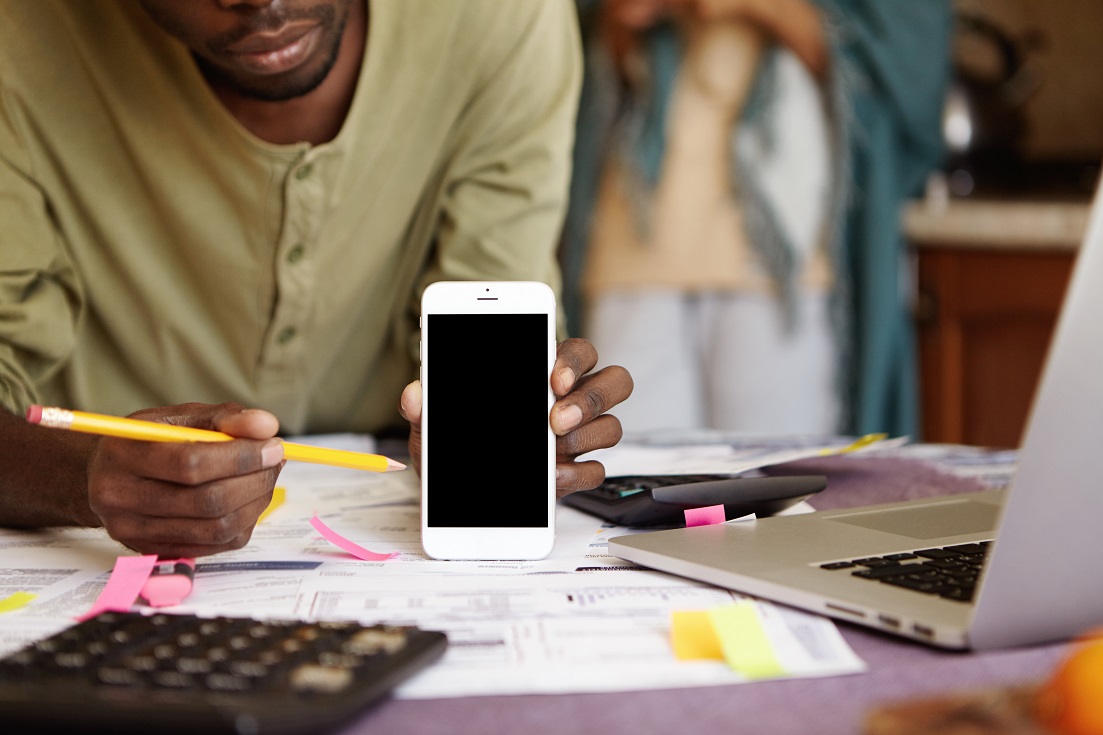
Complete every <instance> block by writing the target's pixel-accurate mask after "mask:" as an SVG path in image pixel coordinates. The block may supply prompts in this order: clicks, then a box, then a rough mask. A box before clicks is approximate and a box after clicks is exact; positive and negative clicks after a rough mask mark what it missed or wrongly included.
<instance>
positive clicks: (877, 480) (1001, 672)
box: [342, 456, 1067, 735]
mask: <svg viewBox="0 0 1103 735" xmlns="http://www.w3.org/2000/svg"><path fill="white" fill-rule="evenodd" d="M794 469H795V470H799V471H801V472H804V473H812V472H816V473H823V474H826V475H827V476H828V482H829V484H828V489H827V490H824V491H823V492H822V493H821V494H820V495H819V496H817V499H816V507H817V508H820V509H828V508H841V507H853V506H858V505H866V504H871V503H875V502H886V501H892V500H900V499H906V498H911V497H923V496H930V495H939V494H947V493H955V492H966V491H971V490H977V489H980V484H979V483H978V482H977V481H975V480H971V479H967V478H962V477H957V476H954V475H948V474H945V473H943V472H941V471H939V470H938V469H937V468H936V467H934V466H933V465H930V464H927V463H924V462H920V461H916V460H912V459H901V458H863V459H856V458H848V457H845V456H839V457H831V458H825V459H819V460H805V461H802V462H799V463H792V464H791V465H787V466H784V467H782V468H775V469H774V470H773V471H774V472H783V471H793V470H794ZM839 627H840V629H841V630H842V633H843V635H844V637H845V638H846V639H847V641H848V642H849V643H850V645H851V646H852V647H853V648H854V650H855V651H856V652H857V654H858V655H859V656H861V657H862V658H863V659H864V660H865V661H866V663H867V664H868V665H869V670H868V671H867V672H866V673H864V674H858V675H851V676H841V677H829V678H823V679H798V680H785V681H770V682H759V683H753V684H741V685H737V686H723V687H706V688H698V689H677V690H663V691H648V692H627V693H617V694H580V695H557V696H512V697H473V698H467V699H441V700H418V701H399V700H390V701H385V702H383V703H381V704H380V705H378V706H377V707H376V708H374V709H373V710H371V711H369V712H367V713H365V714H364V715H363V716H362V717H360V718H359V719H358V720H356V721H355V722H353V723H350V724H349V726H348V727H346V728H345V729H344V730H342V733H344V735H353V734H360V735H375V734H383V733H388V734H392V733H404V734H405V735H420V734H422V733H425V734H429V733H434V734H435V733H448V734H449V735H463V734H464V733H471V734H472V735H475V734H478V735H495V734H496V733H502V734H506V733H508V734H509V735H517V734H524V735H537V734H539V733H555V734H556V735H561V734H569V735H585V734H587V733H602V734H603V735H608V734H611V733H632V734H633V735H639V734H641V733H675V732H687V733H688V732H692V733H726V734H732V733H767V734H770V735H774V734H777V735H788V734H792V735H798V734H799V735H807V734H808V733H816V734H817V735H833V734H836V733H838V734H839V735H843V734H844V733H846V734H848V735H852V734H855V733H860V732H861V731H862V723H863V719H864V717H865V715H866V713H867V712H868V711H869V710H870V709H872V708H873V707H876V706H878V705H880V704H885V703H888V702H891V701H894V700H900V699H907V698H913V697H919V696H924V695H932V694H943V693H950V692H952V691H955V690H962V689H973V688H982V687H989V686H997V685H1005V684H1007V685H1010V684H1022V683H1030V682H1033V681H1037V680H1039V679H1041V678H1043V677H1045V676H1046V675H1047V674H1048V673H1049V672H1050V671H1051V670H1052V668H1053V667H1054V666H1055V665H1056V663H1057V662H1058V661H1059V660H1060V659H1061V657H1062V656H1063V655H1065V653H1066V652H1067V644H1050V645H1042V646H1033V647H1026V648H1018V649H1008V650H1002V651H989V652H985V653H967V652H951V651H942V650H938V649H934V648H929V647H926V646H923V645H921V644H919V643H913V642H910V641H907V640H904V639H902V638H901V639H898V638H895V637H893V636H889V635H885V634H881V633H878V632H876V631H873V630H867V629H864V628H861V627H859V626H855V625H852V624H850V623H845V622H840V623H839Z"/></svg>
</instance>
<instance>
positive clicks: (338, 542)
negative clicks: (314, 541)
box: [310, 516, 398, 561]
mask: <svg viewBox="0 0 1103 735" xmlns="http://www.w3.org/2000/svg"><path fill="white" fill-rule="evenodd" d="M310 525H312V526H314V528H315V530H317V531H318V533H320V534H322V535H323V536H325V538H326V540H327V541H329V542H330V543H332V544H334V545H335V546H339V547H341V548H342V549H344V550H345V551H347V552H348V553H350V554H352V555H353V556H355V557H356V558H357V559H362V560H364V561H386V560H387V559H390V558H392V557H395V556H398V554H397V553H392V554H377V553H375V552H374V551H368V550H367V549H365V548H364V547H363V546H360V545H358V544H354V543H353V542H351V541H349V540H348V539H347V538H345V537H344V536H342V535H341V534H339V533H337V532H336V531H334V530H333V529H332V528H330V527H329V526H327V525H326V524H325V523H323V522H322V519H321V518H319V517H318V516H314V517H313V518H311V519H310Z"/></svg>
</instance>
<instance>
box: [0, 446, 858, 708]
mask: <svg viewBox="0 0 1103 735" xmlns="http://www.w3.org/2000/svg"><path fill="white" fill-rule="evenodd" d="M343 441H346V440H343ZM347 441H348V442H350V443H352V445H351V446H346V447H345V448H355V449H357V450H359V451H371V450H372V447H370V446H367V445H365V444H364V443H362V442H361V443H356V442H354V440H353V438H351V437H350V438H348V439H347ZM328 445H329V446H332V445H333V444H332V443H329V444H328ZM278 484H279V485H280V487H282V488H284V492H283V500H282V502H281V503H277V504H275V505H274V507H273V508H272V511H271V513H270V514H268V515H267V516H266V517H265V518H264V519H263V520H262V521H261V522H260V523H259V524H258V525H257V527H256V529H255V530H254V533H253V536H252V540H251V542H250V543H249V545H248V546H247V547H246V548H244V549H241V550H238V551H234V552H227V553H222V554H217V555H215V556H211V557H203V558H200V559H198V560H197V564H196V567H195V576H194V586H193V590H192V592H191V594H190V595H189V596H188V597H187V598H185V599H184V601H183V602H182V603H181V604H180V605H178V606H175V607H169V608H162V610H163V611H165V612H169V613H172V612H177V613H188V612H195V613H198V614H200V615H230V616H251V617H257V618H264V617H279V618H287V617H298V618H303V619H334V620H335V619H355V620H358V621H360V622H363V623H374V622H388V623H397V624H403V623H410V624H416V625H418V626H421V627H423V628H427V629H433V630H442V631H444V632H445V633H447V634H448V637H449V640H450V642H451V645H450V647H449V650H448V652H447V653H446V655H445V656H444V658H443V659H442V660H441V661H440V662H438V663H437V664H435V665H433V666H431V667H429V668H428V669H426V670H425V671H424V672H423V673H421V674H419V675H418V676H417V677H416V678H415V679H413V680H411V681H410V682H409V683H407V684H406V685H404V686H403V687H402V688H401V689H400V690H399V692H398V696H402V697H461V696H471V695H501V694H523V693H538V692H539V693H557V692H616V691H629V690H641V689H649V688H659V687H661V688H671V687H689V686H702V685H720V684H732V683H740V682H745V681H748V680H749V679H752V678H757V677H756V676H748V675H747V673H746V672H740V671H738V670H736V669H734V668H733V667H732V666H730V665H728V663H726V662H725V661H722V660H696V661H682V660H679V659H678V658H677V657H676V656H675V654H674V650H673V647H672V643H671V620H672V614H673V613H674V612H675V611H682V610H709V609H713V608H718V607H722V606H726V605H731V604H733V603H736V602H740V601H742V600H744V599H745V598H743V597H742V596H741V595H738V594H736V593H734V592H730V591H727V590H722V589H718V588H716V587H711V586H708V585H704V584H699V583H696V582H692V581H688V580H685V579H682V578H679V577H675V576H672V575H667V574H663V573H659V572H651V571H646V570H642V569H640V568H638V567H635V566H634V565H631V564H628V563H626V562H624V561H622V560H619V559H614V558H612V557H609V556H608V554H607V540H608V538H609V537H610V536H614V535H616V536H619V535H624V534H625V533H629V532H630V531H629V530H628V529H625V528H621V527H614V526H609V525H605V524H603V523H602V522H601V521H600V520H598V519H596V518H594V517H592V516H588V515H586V514H584V513H582V512H581V511H577V510H575V509H573V508H569V507H566V506H560V507H558V508H557V513H556V524H557V535H556V544H555V549H554V551H553V553H552V554H551V555H550V556H549V557H548V558H547V559H543V560H539V561H531V562H529V561H525V562H445V561H437V560H433V559H429V558H428V557H426V556H425V554H424V552H423V551H422V550H421V545H420V538H419V533H420V523H419V517H420V504H419V490H418V480H417V475H416V474H415V473H414V472H412V471H408V472H394V473H365V472H356V471H353V470H342V469H340V468H332V467H324V466H321V465H296V464H295V463H289V464H288V465H287V466H286V467H285V468H284V471H283V472H282V473H281V476H280V478H279V483H278ZM518 491H519V492H520V491H523V489H522V488H519V489H518ZM315 515H316V516H317V517H318V518H319V519H322V520H324V522H325V525H326V526H328V527H329V528H330V529H332V530H334V531H336V532H337V533H339V534H340V535H341V536H342V537H344V538H345V539H347V540H348V541H350V542H352V543H353V544H355V545H357V546H359V547H363V548H364V549H369V550H371V551H372V552H377V553H378V554H380V555H387V554H394V556H393V557H391V558H388V559H385V560H382V561H361V560H359V559H357V558H356V557H354V556H353V555H351V554H349V553H348V552H347V551H345V550H343V549H342V548H339V547H338V546H336V545H334V544H333V543H331V542H330V541H329V540H327V539H326V538H325V537H323V535H322V534H321V533H319V532H318V531H317V530H316V529H315V528H314V527H313V526H312V525H311V523H310V521H311V519H312V518H314V517H315ZM125 555H133V552H131V551H129V550H127V549H125V548H123V547H122V546H121V545H119V544H118V543H116V542H114V541H112V540H111V539H110V538H108V537H107V536H106V534H105V533H104V532H103V531H100V530H91V529H49V530H43V531H18V530H7V529H0V559H2V560H3V561H2V562H0V600H8V599H11V600H13V602H12V603H9V605H7V606H6V607H4V608H3V611H0V654H6V653H9V652H11V651H14V650H16V649H18V648H20V647H22V646H23V645H25V644H27V643H29V642H31V641H33V640H35V639H38V638H42V637H45V636H47V635H50V634H52V633H54V632H56V631H58V630H61V629H62V628H64V627H66V626H68V625H70V624H72V622H73V621H74V620H75V619H76V618H77V617H79V616H80V615H82V614H84V613H86V612H87V611H88V610H89V609H90V608H91V606H92V604H93V602H94V601H95V600H96V599H97V597H98V595H99V594H100V593H101V592H102V591H103V589H104V587H105V585H106V583H107V580H108V578H109V575H110V572H111V570H112V568H113V566H114V565H115V562H116V559H117V558H118V557H120V556H125ZM753 604H754V606H755V610H757V611H758V612H757V613H756V615H757V616H758V619H760V620H761V621H763V628H764V629H768V630H769V635H768V636H767V638H768V641H769V642H770V645H771V646H773V647H775V648H776V650H775V649H774V648H771V652H772V653H773V654H774V655H776V657H777V660H778V661H780V662H782V668H781V669H780V670H779V671H778V672H777V675H778V676H826V675H834V674H847V673H854V672H859V671H862V670H863V669H864V665H863V663H862V662H861V661H860V660H859V659H858V658H857V657H856V656H855V655H854V653H853V652H852V651H851V650H850V648H849V647H848V646H847V645H846V643H845V642H844V640H843V639H842V637H841V636H840V635H839V633H838V630H837V628H836V627H835V624H834V623H832V622H831V621H830V620H828V619H826V618H822V617H818V616H815V615H809V614H806V613H801V612H795V611H792V610H788V609H785V608H780V607H776V606H774V605H772V604H770V603H768V602H762V601H754V602H753ZM135 609H139V610H141V609H145V610H149V608H141V607H140V606H138V607H136V608H135Z"/></svg>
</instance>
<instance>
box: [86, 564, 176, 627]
mask: <svg viewBox="0 0 1103 735" xmlns="http://www.w3.org/2000/svg"><path fill="white" fill-rule="evenodd" d="M156 565H157V555H156V554H148V555H146V556H120V557H119V558H118V559H116V560H115V568H114V569H112V570H111V576H110V577H108V578H107V584H105V585H104V587H103V590H102V591H101V592H100V596H99V597H97V598H96V601H95V602H94V603H92V609H91V610H89V611H88V612H86V613H84V615H81V616H80V617H79V618H77V619H78V620H87V619H88V618H94V617H95V616H97V615H99V614H100V613H101V612H105V611H107V610H111V611H114V612H126V611H128V610H130V606H131V605H133V604H134V601H135V600H136V599H138V595H139V594H140V593H141V591H142V587H143V586H145V583H146V580H147V579H149V573H150V572H152V571H153V567H155V566H156Z"/></svg>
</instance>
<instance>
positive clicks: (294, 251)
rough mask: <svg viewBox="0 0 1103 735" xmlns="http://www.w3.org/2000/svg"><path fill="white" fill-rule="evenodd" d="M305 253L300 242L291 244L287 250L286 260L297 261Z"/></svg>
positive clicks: (289, 261)
mask: <svg viewBox="0 0 1103 735" xmlns="http://www.w3.org/2000/svg"><path fill="white" fill-rule="evenodd" d="M305 253H306V248H305V247H303V245H302V243H299V244H297V245H295V246H293V247H292V248H291V249H290V250H288V251H287V262H288V263H298V262H299V261H300V260H302V259H303V255H304V254H305Z"/></svg>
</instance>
